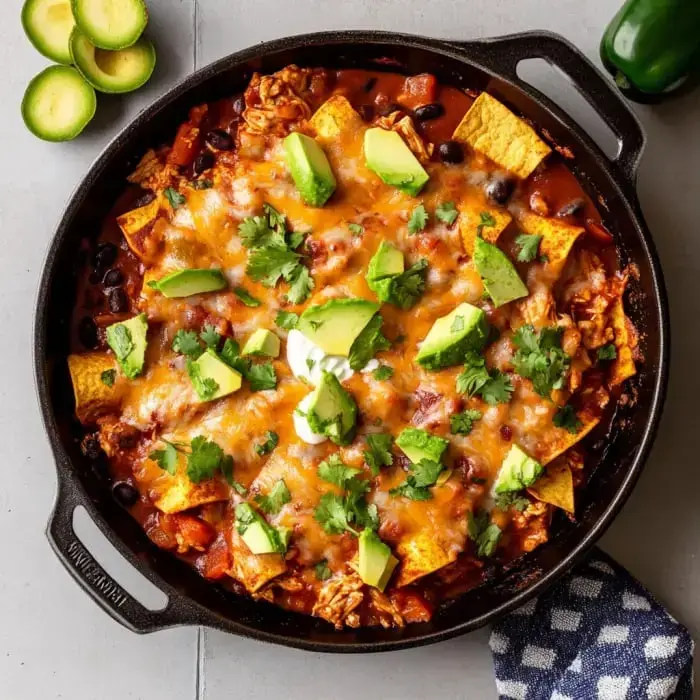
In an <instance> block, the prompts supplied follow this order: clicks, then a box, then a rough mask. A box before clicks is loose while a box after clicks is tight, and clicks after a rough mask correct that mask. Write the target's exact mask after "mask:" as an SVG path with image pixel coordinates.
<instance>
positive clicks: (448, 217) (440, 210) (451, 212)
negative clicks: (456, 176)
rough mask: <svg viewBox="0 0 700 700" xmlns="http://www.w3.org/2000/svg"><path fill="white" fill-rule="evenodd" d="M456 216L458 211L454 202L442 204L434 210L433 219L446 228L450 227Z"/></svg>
mask: <svg viewBox="0 0 700 700" xmlns="http://www.w3.org/2000/svg"><path fill="white" fill-rule="evenodd" d="M458 216H459V211H457V207H456V206H455V203H454V202H442V203H440V204H438V206H437V207H436V209H435V218H436V219H437V220H438V221H442V223H443V224H447V225H448V226H452V224H453V223H454V222H455V220H456V219H457V217H458Z"/></svg>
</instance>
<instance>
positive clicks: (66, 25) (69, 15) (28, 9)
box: [22, 0, 75, 66]
mask: <svg viewBox="0 0 700 700" xmlns="http://www.w3.org/2000/svg"><path fill="white" fill-rule="evenodd" d="M22 27H24V32H25V34H26V35H27V38H28V39H29V41H31V42H32V44H33V46H34V48H35V49H36V50H37V51H38V52H39V53H40V54H42V55H44V56H46V58H49V59H51V60H52V61H56V63H63V64H64V65H66V66H68V65H70V64H71V63H72V60H71V57H70V47H69V43H70V35H71V32H72V31H73V27H75V20H74V19H73V12H72V10H71V8H70V0H26V2H25V3H24V6H23V7H22Z"/></svg>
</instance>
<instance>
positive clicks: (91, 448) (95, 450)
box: [80, 435, 103, 460]
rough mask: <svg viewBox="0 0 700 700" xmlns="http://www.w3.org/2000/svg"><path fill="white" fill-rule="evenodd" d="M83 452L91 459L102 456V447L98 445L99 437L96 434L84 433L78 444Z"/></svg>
mask: <svg viewBox="0 0 700 700" xmlns="http://www.w3.org/2000/svg"><path fill="white" fill-rule="evenodd" d="M80 447H81V449H82V451H83V454H84V455H85V456H86V457H87V458H88V459H92V460H96V459H100V457H102V454H103V453H102V447H101V446H100V441H99V438H98V437H97V436H96V435H86V436H85V439H84V440H83V442H82V445H81V446H80Z"/></svg>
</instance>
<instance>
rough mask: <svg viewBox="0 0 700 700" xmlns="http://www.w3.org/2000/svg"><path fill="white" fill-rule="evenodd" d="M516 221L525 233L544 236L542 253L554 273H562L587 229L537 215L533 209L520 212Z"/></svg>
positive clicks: (541, 244) (541, 245)
mask: <svg viewBox="0 0 700 700" xmlns="http://www.w3.org/2000/svg"><path fill="white" fill-rule="evenodd" d="M516 221H517V224H518V226H519V227H520V228H521V229H522V230H523V231H524V232H525V233H527V234H529V235H537V236H542V242H541V243H540V255H544V256H546V257H547V259H548V262H547V268H548V269H549V270H550V271H551V272H552V273H553V274H554V275H559V274H560V273H561V271H562V269H563V268H564V264H565V263H566V259H567V257H568V256H569V253H570V252H571V248H572V246H573V245H574V243H575V242H576V239H577V238H578V237H579V236H580V235H581V234H582V233H584V232H585V230H586V229H584V228H582V227H581V226H571V225H570V224H565V223H564V222H562V221H557V220H556V219H546V218H544V217H542V216H537V214H533V213H532V212H531V211H521V212H519V213H518V214H517V215H516Z"/></svg>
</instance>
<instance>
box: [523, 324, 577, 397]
mask: <svg viewBox="0 0 700 700" xmlns="http://www.w3.org/2000/svg"><path fill="white" fill-rule="evenodd" d="M561 337H562V329H561V328H557V327H548V328H543V329H542V330H541V331H540V332H539V333H537V332H536V331H535V329H534V328H533V326H531V325H529V324H528V325H525V326H521V327H520V328H518V330H517V331H516V332H515V335H514V336H513V343H514V344H515V347H516V348H517V351H516V353H515V356H514V357H513V366H514V368H515V371H516V372H517V373H518V374H519V375H520V376H521V377H525V378H526V379H530V380H531V381H532V385H533V387H534V389H535V391H536V392H537V393H538V394H539V395H540V396H543V397H545V398H547V399H548V398H550V396H551V393H552V390H553V389H561V388H562V387H563V386H564V380H565V379H566V375H567V372H568V370H569V365H570V361H571V360H570V358H569V356H568V355H567V354H566V353H565V352H564V351H563V350H562V347H561Z"/></svg>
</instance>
